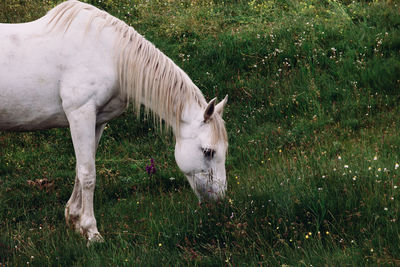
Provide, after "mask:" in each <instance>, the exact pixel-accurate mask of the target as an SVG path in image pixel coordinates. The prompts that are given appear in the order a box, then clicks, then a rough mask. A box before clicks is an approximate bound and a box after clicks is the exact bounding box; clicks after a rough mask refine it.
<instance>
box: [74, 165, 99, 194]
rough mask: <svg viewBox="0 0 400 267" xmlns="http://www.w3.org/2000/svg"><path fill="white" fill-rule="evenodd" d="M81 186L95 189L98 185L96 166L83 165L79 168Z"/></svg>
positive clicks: (86, 188)
mask: <svg viewBox="0 0 400 267" xmlns="http://www.w3.org/2000/svg"><path fill="white" fill-rule="evenodd" d="M77 172H78V173H77V174H78V178H79V183H80V186H81V188H82V189H83V190H93V189H94V187H95V185H96V174H95V168H94V167H87V166H81V167H78V168H77Z"/></svg>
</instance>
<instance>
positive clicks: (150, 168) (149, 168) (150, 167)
mask: <svg viewBox="0 0 400 267" xmlns="http://www.w3.org/2000/svg"><path fill="white" fill-rule="evenodd" d="M146 172H147V174H148V175H149V176H151V175H152V174H155V173H156V167H155V165H154V159H153V158H151V159H150V165H146Z"/></svg>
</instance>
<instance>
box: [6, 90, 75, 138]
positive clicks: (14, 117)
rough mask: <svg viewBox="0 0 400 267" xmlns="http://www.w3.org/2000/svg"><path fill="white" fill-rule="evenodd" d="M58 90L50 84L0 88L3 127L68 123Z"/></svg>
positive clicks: (17, 128)
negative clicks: (36, 86)
mask: <svg viewBox="0 0 400 267" xmlns="http://www.w3.org/2000/svg"><path fill="white" fill-rule="evenodd" d="M3 86H4V84H3ZM0 87H1V84H0ZM57 91H58V90H57V88H49V87H47V86H44V87H42V88H34V87H32V88H30V87H25V88H20V87H7V88H4V87H3V88H0V130H12V131H30V130H42V129H49V128H54V127H65V126H68V121H67V118H66V115H65V113H64V111H63V109H62V105H61V99H60V98H59V96H58V93H57Z"/></svg>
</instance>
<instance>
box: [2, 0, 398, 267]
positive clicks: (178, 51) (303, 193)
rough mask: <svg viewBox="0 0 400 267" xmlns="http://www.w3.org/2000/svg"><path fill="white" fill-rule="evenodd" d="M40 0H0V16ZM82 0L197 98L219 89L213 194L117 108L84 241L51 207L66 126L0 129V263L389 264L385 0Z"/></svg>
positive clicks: (392, 165)
mask: <svg viewBox="0 0 400 267" xmlns="http://www.w3.org/2000/svg"><path fill="white" fill-rule="evenodd" d="M55 2H57V1H49V0H46V1H44V0H43V1H39V0H32V1H25V0H23V1H12V0H3V1H1V2H0V21H1V22H23V21H29V20H33V19H35V18H38V17H40V16H42V15H43V14H45V12H46V11H47V10H49V9H50V8H51V7H53V6H54V5H55V4H56V3H55ZM87 2H89V3H91V4H94V5H96V6H98V7H100V8H102V9H104V10H106V11H107V12H109V13H111V14H113V15H114V16H117V17H118V18H120V19H122V20H124V21H126V22H127V23H128V24H130V25H132V26H133V27H135V28H136V29H137V30H138V31H139V32H140V33H142V34H143V35H145V36H146V38H147V39H148V40H150V41H152V42H153V43H154V44H156V46H157V47H159V48H160V49H161V50H162V51H164V52H165V54H167V55H168V56H169V57H171V58H172V59H173V60H174V61H175V62H176V63H177V64H178V65H179V66H181V67H182V68H183V69H184V70H185V71H186V72H187V73H188V74H189V76H190V77H191V78H192V79H193V81H194V82H195V83H196V84H197V85H198V86H199V88H200V89H201V90H202V91H203V93H204V95H205V96H206V98H207V99H211V98H213V97H214V96H218V98H219V99H222V98H223V97H224V96H225V94H229V103H228V107H227V109H226V112H225V120H226V126H227V130H228V135H229V141H230V147H229V155H228V158H227V162H226V168H227V172H228V194H227V197H226V200H225V201H222V202H219V203H216V204H206V205H201V206H200V205H198V203H197V199H196V197H195V195H194V194H193V192H192V191H191V189H190V187H189V184H188V183H187V181H186V180H185V178H184V177H183V175H182V174H181V173H180V172H179V170H178V168H177V166H176V164H175V162H174V157H173V148H174V140H173V138H172V137H171V136H165V135H163V134H161V133H160V132H159V131H157V130H154V129H153V127H152V123H151V122H150V123H149V122H147V121H145V120H141V121H139V120H136V119H135V115H134V114H133V113H132V112H126V113H125V114H124V115H123V116H121V117H120V118H119V119H117V120H115V121H113V122H111V123H109V124H108V125H107V128H106V130H105V132H104V135H103V138H102V141H101V142H100V147H99V150H98V154H97V160H96V164H97V187H96V195H95V213H96V218H97V222H98V227H99V230H100V232H101V233H102V234H103V236H104V237H105V240H106V242H105V243H103V244H96V245H94V246H90V247H89V248H87V247H86V241H85V240H84V239H82V238H81V237H80V236H79V235H77V234H75V233H74V232H73V231H71V230H69V229H67V228H66V225H65V221H64V206H65V203H66V202H67V200H68V198H69V196H70V193H71V192H72V188H73V180H74V176H75V174H74V169H75V167H74V164H75V158H74V152H73V148H72V143H71V138H70V136H69V131H68V129H55V130H49V131H42V132H33V133H8V132H1V133H0V147H1V148H0V266H4V265H5V266H8V265H10V266H23V265H34V266H46V265H51V266H132V265H141V266H146V265H156V266H160V264H163V265H174V266H175V265H176V266H185V265H201V266H208V265H210V266H214V265H215V266H219V265H222V266H243V265H244V266H247V265H248V266H255V265H264V266H340V265H342V266H343V265H347V266H363V265H395V266H399V265H400V223H399V215H400V167H399V164H400V135H399V133H400V119H399V116H400V105H399V103H400V15H399V14H400V5H399V4H398V3H396V1H390V0H387V1H383V0H382V1H349V0H322V1H320V0H303V1H294V0H280V1H279V0H268V1H259V0H252V1H240V0H226V1H216V0H214V1H212V0H207V1H206V0H197V1H189V0H183V1H177V0H171V1H159V0H154V1H142V0H134V1H128V0H119V1H117V0H90V1H87ZM0 71H1V70H0ZM150 158H154V160H155V165H156V168H157V172H156V173H155V174H154V175H152V176H149V175H148V174H147V173H146V170H145V168H146V165H149V164H150ZM40 179H43V180H41V181H40Z"/></svg>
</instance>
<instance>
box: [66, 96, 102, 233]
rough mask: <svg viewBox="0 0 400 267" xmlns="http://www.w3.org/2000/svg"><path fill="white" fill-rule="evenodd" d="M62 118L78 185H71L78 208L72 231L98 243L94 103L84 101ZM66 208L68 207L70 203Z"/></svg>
mask: <svg viewBox="0 0 400 267" xmlns="http://www.w3.org/2000/svg"><path fill="white" fill-rule="evenodd" d="M66 115H67V118H68V122H69V126H70V129H71V136H72V142H73V145H74V149H75V155H76V176H77V178H78V179H77V180H78V181H79V184H77V185H76V186H75V189H76V192H75V195H74V193H73V195H72V196H71V198H73V200H74V199H75V201H77V202H78V204H75V206H76V207H79V202H80V205H81V206H80V209H78V210H79V211H80V212H79V213H78V214H79V216H78V217H76V218H77V220H76V221H75V222H73V223H74V225H75V229H76V230H78V231H79V232H80V233H81V234H83V235H84V236H86V237H87V238H88V240H89V241H101V240H102V237H101V235H100V233H99V231H98V230H97V224H96V219H95V217H94V210H93V196H94V188H95V184H96V167H95V153H96V147H97V143H96V107H95V104H94V103H92V102H88V103H85V104H84V105H82V106H80V107H79V108H77V109H75V110H72V111H69V112H67V114H66ZM79 188H80V190H79ZM79 192H80V193H79ZM67 207H68V206H67ZM69 207H71V203H70V206H69ZM68 209H70V208H68ZM70 212H71V211H69V213H70Z"/></svg>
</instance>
